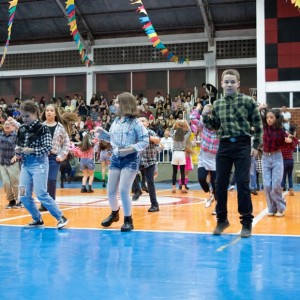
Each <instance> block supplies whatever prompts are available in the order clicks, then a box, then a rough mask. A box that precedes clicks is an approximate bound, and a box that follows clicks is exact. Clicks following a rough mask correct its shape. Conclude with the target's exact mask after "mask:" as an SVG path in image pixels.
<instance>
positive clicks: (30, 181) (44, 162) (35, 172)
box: [19, 156, 63, 221]
mask: <svg viewBox="0 0 300 300" xmlns="http://www.w3.org/2000/svg"><path fill="white" fill-rule="evenodd" d="M48 172H49V160H48V156H41V157H36V156H26V157H25V158H24V159H23V162H22V167H21V173H20V180H19V194H20V200H21V201H22V203H23V204H24V206H25V208H26V209H27V210H28V211H29V213H30V214H31V216H32V218H33V220H34V221H39V220H41V219H42V217H41V214H40V212H39V210H38V209H37V206H36V204H35V202H34V199H33V197H32V192H33V191H34V193H35V195H36V197H37V198H38V200H39V201H40V202H41V203H42V205H43V206H44V207H46V208H47V210H48V211H49V213H50V214H51V215H52V216H53V217H54V218H56V219H57V220H60V218H61V217H62V215H63V214H62V212H61V210H60V209H59V208H58V206H57V205H56V203H55V201H54V200H53V198H52V197H51V196H50V195H49V193H48V192H47V181H48Z"/></svg>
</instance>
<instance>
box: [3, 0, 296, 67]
mask: <svg viewBox="0 0 300 300" xmlns="http://www.w3.org/2000/svg"><path fill="white" fill-rule="evenodd" d="M18 1H19V0H11V1H9V10H8V12H9V20H8V34H7V40H6V43H5V47H4V51H3V56H2V58H1V61H0V68H1V67H2V66H3V64H4V61H5V57H6V54H7V52H8V46H9V42H10V39H11V33H12V26H13V21H14V17H15V13H16V9H17V5H18ZM130 1H131V4H132V5H139V6H138V8H137V10H136V11H137V12H138V13H139V14H142V16H141V17H140V18H139V20H140V23H141V25H142V29H143V30H144V31H145V33H146V34H147V36H148V37H149V39H150V41H151V42H152V45H153V47H154V48H155V49H157V50H159V51H160V53H161V54H162V55H163V56H165V57H166V59H167V60H168V61H171V62H175V63H179V64H183V63H185V62H186V63H189V59H188V58H187V57H184V56H177V55H175V54H174V53H173V52H172V51H170V50H169V49H168V48H167V47H166V46H165V45H164V44H163V42H162V41H161V39H160V38H159V36H158V34H157V33H156V31H155V28H154V26H153V24H152V22H151V20H150V17H149V15H148V13H147V10H146V9H145V6H144V4H143V1H142V0H130ZM291 1H292V3H293V2H295V5H299V7H300V0H291ZM65 9H66V13H67V15H68V25H69V26H70V31H71V35H72V37H73V40H74V41H75V43H76V46H77V49H78V51H79V54H80V58H81V61H82V62H83V63H84V64H85V65H86V66H88V67H90V66H92V65H93V64H94V62H93V61H92V60H90V59H89V57H88V55H87V50H86V49H85V48H84V46H83V44H82V42H81V40H80V34H79V32H78V28H77V22H76V7H75V0H67V1H66V8H65Z"/></svg>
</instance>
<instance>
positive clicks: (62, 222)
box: [57, 216, 69, 229]
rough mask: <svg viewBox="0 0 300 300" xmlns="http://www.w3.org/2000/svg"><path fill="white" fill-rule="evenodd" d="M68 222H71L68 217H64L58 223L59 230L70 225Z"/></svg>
mask: <svg viewBox="0 0 300 300" xmlns="http://www.w3.org/2000/svg"><path fill="white" fill-rule="evenodd" d="M68 222H69V220H68V219H67V218H66V217H64V216H62V217H61V218H60V220H59V221H58V223H57V228H58V229H61V228H63V227H64V226H66V225H67V224H68Z"/></svg>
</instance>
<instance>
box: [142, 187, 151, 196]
mask: <svg viewBox="0 0 300 300" xmlns="http://www.w3.org/2000/svg"><path fill="white" fill-rule="evenodd" d="M142 190H143V191H144V192H146V193H148V194H149V190H148V188H147V187H146V186H145V185H142Z"/></svg>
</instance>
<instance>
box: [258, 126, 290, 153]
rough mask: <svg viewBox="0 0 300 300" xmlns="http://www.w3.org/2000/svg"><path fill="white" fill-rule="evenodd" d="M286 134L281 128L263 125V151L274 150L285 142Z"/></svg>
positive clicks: (278, 148)
mask: <svg viewBox="0 0 300 300" xmlns="http://www.w3.org/2000/svg"><path fill="white" fill-rule="evenodd" d="M287 136H288V134H287V133H286V132H285V131H284V130H283V129H282V128H275V127H273V126H272V127H271V126H269V125H266V126H265V127H264V135H263V150H264V152H275V151H278V150H280V149H281V147H282V146H283V145H284V144H285V138H286V137H287Z"/></svg>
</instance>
